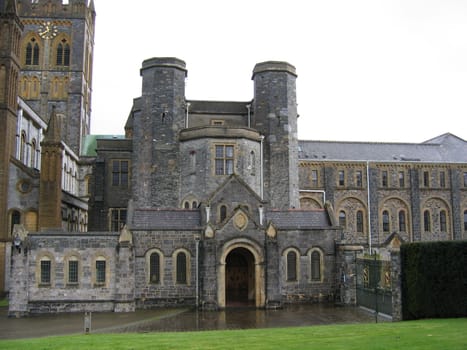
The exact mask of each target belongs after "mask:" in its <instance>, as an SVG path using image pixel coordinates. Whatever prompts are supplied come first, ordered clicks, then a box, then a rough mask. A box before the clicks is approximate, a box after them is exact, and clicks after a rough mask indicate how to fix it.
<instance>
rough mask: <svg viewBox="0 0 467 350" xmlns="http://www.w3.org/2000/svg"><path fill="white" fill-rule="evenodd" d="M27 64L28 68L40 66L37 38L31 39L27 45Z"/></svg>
mask: <svg viewBox="0 0 467 350" xmlns="http://www.w3.org/2000/svg"><path fill="white" fill-rule="evenodd" d="M25 63H26V65H28V66H37V65H39V44H38V43H37V41H36V38H31V40H30V41H29V42H28V43H27V45H26V55H25Z"/></svg>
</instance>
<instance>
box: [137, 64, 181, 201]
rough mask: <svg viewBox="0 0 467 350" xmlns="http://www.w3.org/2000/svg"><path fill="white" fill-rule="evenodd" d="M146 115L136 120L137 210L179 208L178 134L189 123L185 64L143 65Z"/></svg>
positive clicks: (143, 104) (143, 102) (143, 95)
mask: <svg viewBox="0 0 467 350" xmlns="http://www.w3.org/2000/svg"><path fill="white" fill-rule="evenodd" d="M141 76H142V77H143V87H142V112H141V114H140V115H139V117H138V118H137V119H135V120H134V121H133V123H134V124H133V132H134V138H133V140H134V144H133V150H134V162H133V168H132V170H133V171H132V174H133V182H132V185H133V186H132V187H133V189H134V190H133V200H134V201H135V207H141V208H145V207H165V208H176V207H178V205H179V193H178V190H176V189H178V188H179V186H180V166H181V164H180V152H179V142H178V133H179V131H180V130H181V129H182V128H183V127H184V123H185V76H186V69H185V62H183V61H182V60H179V59H177V58H152V59H148V60H146V61H144V62H143V67H142V68H141Z"/></svg>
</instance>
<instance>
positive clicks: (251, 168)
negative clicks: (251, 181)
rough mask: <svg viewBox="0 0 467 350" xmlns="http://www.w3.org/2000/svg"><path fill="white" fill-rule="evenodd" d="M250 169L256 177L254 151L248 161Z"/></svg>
mask: <svg viewBox="0 0 467 350" xmlns="http://www.w3.org/2000/svg"><path fill="white" fill-rule="evenodd" d="M248 163H249V164H248V168H249V169H250V173H251V175H255V168H256V155H255V152H254V151H251V152H250V159H249V161H248Z"/></svg>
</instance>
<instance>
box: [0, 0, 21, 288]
mask: <svg viewBox="0 0 467 350" xmlns="http://www.w3.org/2000/svg"><path fill="white" fill-rule="evenodd" d="M22 30H23V26H22V25H21V21H20V19H19V16H18V11H17V7H16V1H15V0H0V140H1V145H2V146H1V147H0V291H3V290H4V275H3V274H4V270H5V269H4V268H3V267H4V265H3V263H4V259H5V256H4V254H5V242H7V241H8V240H10V239H11V237H9V232H10V230H9V227H8V201H7V198H8V183H9V179H10V174H9V165H10V157H12V156H13V155H14V152H15V135H16V122H17V117H16V112H17V105H18V102H17V96H18V77H19V72H20V61H19V45H20V38H21V32H22Z"/></svg>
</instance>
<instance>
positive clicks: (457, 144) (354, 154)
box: [298, 133, 467, 163]
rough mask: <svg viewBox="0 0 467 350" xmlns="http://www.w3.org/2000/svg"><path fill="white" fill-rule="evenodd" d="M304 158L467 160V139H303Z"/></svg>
mask: <svg viewBox="0 0 467 350" xmlns="http://www.w3.org/2000/svg"><path fill="white" fill-rule="evenodd" d="M298 154H299V158H300V159H302V160H317V161H318V160H319V161H322V160H342V161H367V160H369V161H384V162H387V161H396V162H401V161H407V162H444V163H446V162H452V163H458V162H461V163H467V142H466V141H465V140H463V139H461V138H459V137H457V136H455V135H452V134H449V133H447V134H443V135H440V136H438V137H435V138H433V139H431V140H428V141H426V142H423V143H380V142H343V141H299V152H298Z"/></svg>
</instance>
